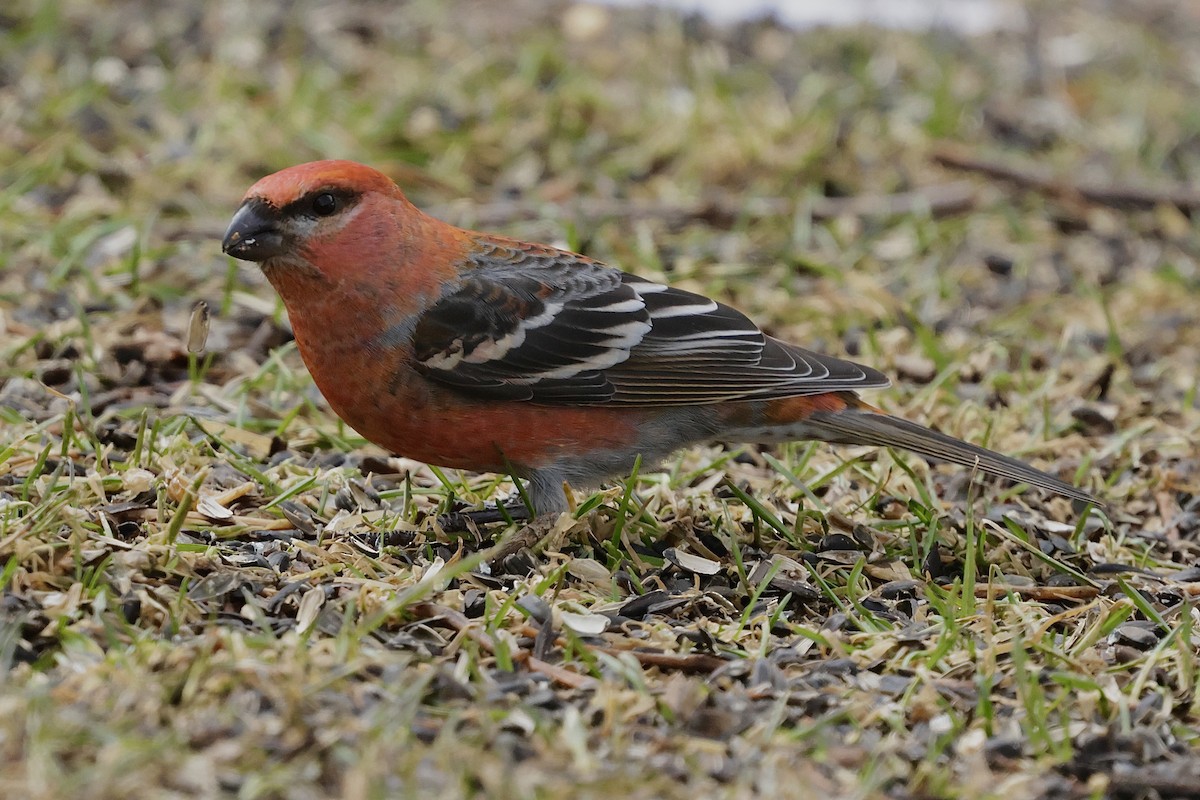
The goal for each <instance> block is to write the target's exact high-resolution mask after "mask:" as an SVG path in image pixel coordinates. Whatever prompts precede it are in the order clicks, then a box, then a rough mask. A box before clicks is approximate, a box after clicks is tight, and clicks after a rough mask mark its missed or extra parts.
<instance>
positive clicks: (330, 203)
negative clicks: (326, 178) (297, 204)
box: [312, 192, 340, 217]
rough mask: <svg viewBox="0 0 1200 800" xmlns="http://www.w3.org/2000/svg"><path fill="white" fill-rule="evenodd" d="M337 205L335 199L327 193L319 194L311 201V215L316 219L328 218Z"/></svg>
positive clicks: (336, 208)
mask: <svg viewBox="0 0 1200 800" xmlns="http://www.w3.org/2000/svg"><path fill="white" fill-rule="evenodd" d="M339 205H340V204H339V203H338V199H337V197H336V196H335V195H333V194H331V193H329V192H321V193H320V194H319V195H317V196H316V197H314V198H313V200H312V210H313V213H314V214H316V215H317V216H318V217H328V216H329V215H330V214H332V213H333V212H335V211H337V210H338V206H339Z"/></svg>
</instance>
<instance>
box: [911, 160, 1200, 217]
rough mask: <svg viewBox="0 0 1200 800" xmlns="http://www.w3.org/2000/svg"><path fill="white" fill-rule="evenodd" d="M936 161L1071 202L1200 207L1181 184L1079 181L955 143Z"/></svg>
mask: <svg viewBox="0 0 1200 800" xmlns="http://www.w3.org/2000/svg"><path fill="white" fill-rule="evenodd" d="M933 160H934V161H935V162H936V163H938V164H941V165H942V166H944V167H949V168H951V169H960V170H964V171H967V172H978V173H979V174H981V175H986V176H987V177H989V178H995V179H996V180H1001V181H1007V182H1009V183H1013V184H1016V185H1017V186H1020V187H1022V188H1025V189H1031V190H1033V191H1036V192H1040V193H1042V194H1045V195H1049V196H1051V197H1056V198H1059V199H1061V200H1065V201H1068V202H1071V201H1074V202H1079V201H1084V202H1088V203H1094V204H1096V205H1101V206H1108V207H1110V208H1153V207H1154V206H1157V205H1173V206H1175V207H1177V208H1179V209H1180V210H1183V211H1190V210H1193V209H1197V208H1200V191H1198V190H1196V189H1194V188H1192V187H1190V186H1184V185H1181V184H1175V185H1170V186H1146V185H1136V184H1121V183H1114V182H1112V181H1104V182H1098V181H1088V180H1078V181H1075V180H1071V179H1068V178H1064V177H1062V176H1059V175H1055V174H1053V173H1052V172H1051V171H1050V170H1048V169H1046V168H1044V167H1041V166H1035V165H1030V164H1017V163H1014V162H1012V161H1002V160H1000V159H995V158H987V157H984V156H979V155H976V154H975V153H973V152H971V151H970V150H968V149H966V148H965V147H962V146H960V145H955V144H942V145H939V146H938V147H937V148H936V149H935V150H934V153H933Z"/></svg>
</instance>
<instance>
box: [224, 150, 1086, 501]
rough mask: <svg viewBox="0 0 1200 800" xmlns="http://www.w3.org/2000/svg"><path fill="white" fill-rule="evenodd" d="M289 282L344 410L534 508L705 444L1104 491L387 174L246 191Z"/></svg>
mask: <svg viewBox="0 0 1200 800" xmlns="http://www.w3.org/2000/svg"><path fill="white" fill-rule="evenodd" d="M222 249H223V250H224V251H225V252H226V253H228V254H229V255H231V256H233V257H235V258H239V259H244V260H246V261H255V262H258V264H259V266H261V268H262V270H263V272H264V273H265V274H266V276H267V279H268V280H270V282H271V284H272V285H273V286H274V287H275V289H276V290H277V291H278V292H279V294H280V295H281V296H282V297H283V302H284V304H285V305H286V307H287V311H288V316H289V318H290V319H291V323H292V328H293V330H294V331H295V335H296V344H297V346H298V347H299V350H300V355H301V356H302V357H303V359H304V363H305V364H306V365H307V366H308V369H309V371H310V372H311V373H312V376H313V378H314V379H315V380H316V383H317V386H318V387H320V389H321V392H322V393H323V394H324V395H325V397H326V399H327V400H328V401H329V404H330V406H331V407H332V408H333V410H334V411H335V412H336V413H337V414H338V415H339V416H340V417H341V418H342V419H344V420H345V421H346V422H347V423H348V424H349V425H350V426H351V427H352V428H354V429H355V430H357V431H358V432H359V433H361V434H362V435H363V436H364V437H366V438H367V439H369V440H370V441H372V442H374V443H376V444H378V445H380V446H381V447H384V448H386V449H388V450H390V451H392V452H393V453H397V454H400V455H403V456H406V457H408V458H413V459H417V460H419V461H424V462H427V463H430V464H437V465H441V466H444V467H451V468H458V469H467V470H474V471H481V472H483V471H486V472H500V471H506V470H510V469H511V471H513V472H515V474H517V475H518V476H521V477H523V478H525V479H527V482H528V493H529V497H530V499H531V501H532V503H533V506H534V508H535V509H536V511H537V513H538V514H549V513H556V512H560V511H563V510H565V509H566V507H567V504H566V498H565V496H564V492H563V485H564V483H572V484H576V485H583V486H588V485H595V484H597V483H599V482H600V481H602V480H604V479H605V478H609V477H612V476H615V475H623V474H628V473H629V471H630V469H631V468H632V466H633V464H634V462H635V459H636V458H637V457H638V456H641V457H642V459H643V461H644V462H645V463H654V462H656V461H659V460H661V459H663V458H665V457H666V456H667V455H669V454H670V453H671V452H672V451H675V450H677V449H679V448H681V447H685V446H687V445H689V444H693V443H697V442H708V441H713V440H720V441H735V442H759V443H769V442H781V441H789V440H794V439H817V440H823V441H826V442H836V443H845V444H856V445H876V446H886V447H899V448H904V449H907V450H911V451H914V452H916V453H919V454H921V455H922V456H926V457H929V458H932V459H940V460H943V461H949V462H953V463H956V464H961V465H965V466H977V467H978V468H979V469H981V470H983V471H984V472H988V473H993V474H995V475H998V476H1003V477H1005V478H1008V479H1011V480H1014V481H1019V482H1025V483H1029V484H1032V485H1034V486H1040V487H1042V488H1044V489H1049V490H1051V491H1053V492H1057V493H1059V494H1063V495H1066V496H1068V497H1072V498H1077V499H1079V500H1084V501H1088V502H1094V501H1093V498H1092V497H1091V496H1089V495H1088V494H1087V493H1085V492H1083V491H1081V490H1079V489H1077V488H1076V487H1074V486H1072V485H1071V484H1069V483H1067V482H1065V481H1063V480H1060V479H1059V478H1056V477H1054V476H1052V475H1049V474H1047V473H1045V472H1042V471H1040V470H1037V469H1034V468H1033V467H1031V466H1029V465H1027V464H1024V463H1022V462H1020V461H1017V460H1016V459H1013V458H1009V457H1007V456H1003V455H999V454H998V453H993V452H991V451H990V450H985V449H984V448H982V447H977V446H975V445H973V444H968V443H966V442H962V441H959V440H958V439H955V438H953V437H950V436H947V435H945V434H942V433H938V432H936V431H933V430H930V429H928V428H925V427H922V426H921V425H917V424H914V423H912V422H908V421H906V420H903V419H899V418H897V417H893V416H890V415H887V414H885V413H883V412H882V411H880V410H879V409H876V408H874V407H872V406H870V405H867V404H866V403H864V402H863V401H862V400H860V399H859V398H858V396H857V395H856V394H855V392H856V391H858V390H860V389H873V388H877V387H881V386H886V385H887V384H888V379H887V378H886V377H885V376H884V375H883V374H881V373H879V372H877V371H875V370H873V369H871V368H870V367H864V366H860V365H858V364H853V363H851V362H849V361H843V360H841V359H837V358H831V357H829V356H824V355H819V354H817V353H814V352H811V351H809V350H805V349H803V348H800V347H797V346H795V345H792V344H788V343H786V342H782V341H780V340H778V339H774V338H772V337H770V336H767V335H766V334H764V333H763V332H762V331H761V330H759V328H758V327H757V326H756V325H755V324H754V323H753V322H751V321H750V320H749V319H747V318H746V317H745V316H744V315H743V314H741V313H740V312H738V311H735V310H734V309H732V308H730V307H728V306H725V305H722V304H721V303H718V302H715V301H713V300H710V299H708V298H707V297H703V296H701V295H698V294H693V293H691V292H687V291H683V290H681V289H674V288H671V287H669V286H666V285H664V284H661V283H658V282H655V281H651V280H647V279H645V278H639V277H637V276H636V275H631V274H629V273H627V272H621V271H619V270H617V269H614V268H612V267H609V266H606V265H604V264H602V263H600V262H598V261H594V260H593V259H590V258H587V257H585V256H581V255H577V254H575V253H570V252H566V251H564V250H559V249H557V248H554V247H550V246H548V245H543V244H530V243H527V242H520V241H516V240H514V239H508V238H504V237H500V236H492V235H489V234H486V233H477V232H475V231H469V230H462V229H460V228H456V227H454V226H452V225H449V224H447V223H445V222H441V221H440V220H436V219H434V218H432V217H430V216H427V215H426V214H424V213H422V212H421V211H420V210H418V209H417V208H416V207H415V206H413V205H412V203H410V202H409V201H408V200H407V199H406V198H405V196H404V195H403V194H402V193H401V192H400V189H399V188H397V186H396V185H395V184H394V183H393V182H392V181H391V180H390V179H389V178H387V177H386V176H385V175H383V174H382V173H380V172H377V171H376V170H374V169H371V168H370V167H366V166H363V165H361V164H356V163H353V162H349V161H318V162H314V163H310V164H301V165H299V166H295V167H291V168H289V169H285V170H282V171H281V172H277V173H275V174H273V175H269V176H267V177H265V178H263V179H262V180H260V181H259V182H258V183H256V184H255V185H254V186H252V187H251V188H250V190H249V191H248V192H247V193H246V196H245V199H244V200H243V202H242V205H241V207H240V208H239V209H238V211H237V213H236V214H235V215H234V217H233V221H232V222H231V223H230V225H229V230H228V231H227V232H226V234H225V239H224V241H223V243H222Z"/></svg>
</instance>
